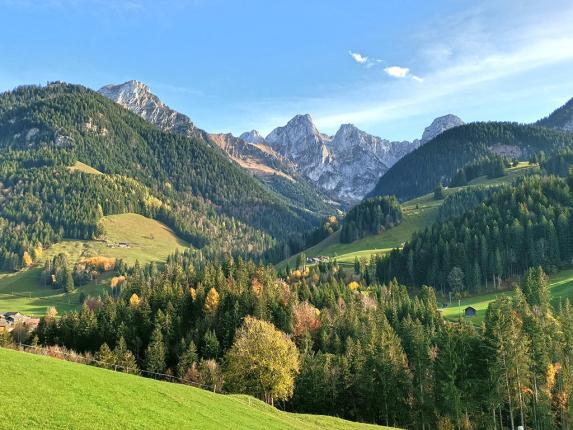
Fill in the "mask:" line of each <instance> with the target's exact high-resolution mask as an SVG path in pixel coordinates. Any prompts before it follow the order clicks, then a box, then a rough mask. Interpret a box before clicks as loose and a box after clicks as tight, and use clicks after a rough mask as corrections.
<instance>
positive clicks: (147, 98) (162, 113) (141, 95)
mask: <svg viewBox="0 0 573 430" xmlns="http://www.w3.org/2000/svg"><path fill="white" fill-rule="evenodd" d="M98 92H99V93H100V94H101V95H103V96H105V97H107V98H109V99H111V100H113V101H115V102H116V103H118V104H120V105H121V106H123V107H125V108H127V109H129V110H130V111H132V112H133V113H135V114H137V115H139V116H141V117H142V118H143V119H145V120H146V121H148V122H150V123H151V124H154V125H156V126H157V127H159V128H160V129H162V130H164V131H169V132H173V133H178V134H183V135H186V136H194V135H195V134H196V133H198V132H199V130H198V129H196V128H195V126H194V125H193V122H191V120H190V119H189V117H188V116H186V115H183V114H182V113H179V112H177V111H174V110H173V109H171V108H170V107H169V106H167V105H166V104H165V103H163V102H162V101H161V100H160V99H159V97H157V96H156V95H155V94H153V93H152V92H151V91H150V90H149V87H148V86H147V85H145V84H142V83H141V82H138V81H127V82H125V83H123V84H119V85H113V84H112V85H106V86H105V87H102V88H100V89H99V91H98Z"/></svg>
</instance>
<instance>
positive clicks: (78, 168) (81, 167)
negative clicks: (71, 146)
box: [69, 161, 103, 175]
mask: <svg viewBox="0 0 573 430" xmlns="http://www.w3.org/2000/svg"><path fill="white" fill-rule="evenodd" d="M69 169H70V170H71V171H72V172H83V173H89V174H91V175H103V173H102V172H100V171H99V170H97V169H94V168H93V167H92V166H88V165H87V164H84V163H82V162H81V161H76V162H75V163H74V165H73V166H70V167H69Z"/></svg>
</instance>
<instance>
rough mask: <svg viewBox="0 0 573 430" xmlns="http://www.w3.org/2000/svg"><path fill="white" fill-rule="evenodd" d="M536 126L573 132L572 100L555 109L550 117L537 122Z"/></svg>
mask: <svg viewBox="0 0 573 430" xmlns="http://www.w3.org/2000/svg"><path fill="white" fill-rule="evenodd" d="M537 125H542V126H543V127H550V128H557V129H561V130H567V131H573V99H571V100H569V101H568V102H567V103H565V104H564V105H563V106H561V107H560V108H558V109H555V111H553V112H552V113H551V115H549V116H547V117H545V118H543V119H540V120H539V121H537Z"/></svg>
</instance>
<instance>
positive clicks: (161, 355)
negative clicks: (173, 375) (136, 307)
mask: <svg viewBox="0 0 573 430" xmlns="http://www.w3.org/2000/svg"><path fill="white" fill-rule="evenodd" d="M145 368H146V370H148V371H150V372H155V373H163V371H164V370H165V345H164V343H163V334H162V333H161V327H160V326H158V325H156V326H155V328H154V329H153V333H152V334H151V340H150V342H149V346H148V347H147V350H146V351H145Z"/></svg>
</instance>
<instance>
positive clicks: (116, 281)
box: [111, 275, 125, 288]
mask: <svg viewBox="0 0 573 430" xmlns="http://www.w3.org/2000/svg"><path fill="white" fill-rule="evenodd" d="M124 282H125V276H123V275H122V276H114V277H113V278H111V288H116V287H117V286H118V285H121V284H123V283H124Z"/></svg>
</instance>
